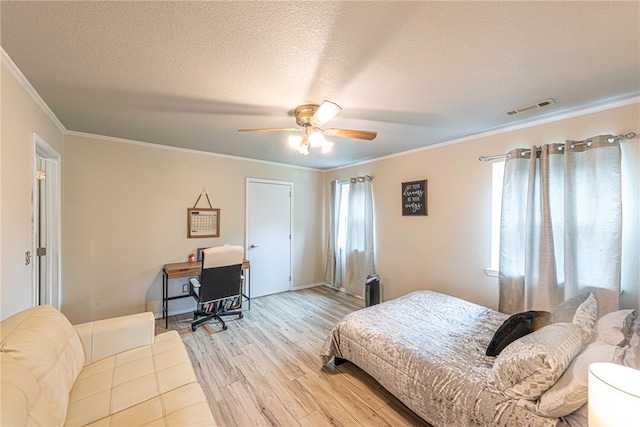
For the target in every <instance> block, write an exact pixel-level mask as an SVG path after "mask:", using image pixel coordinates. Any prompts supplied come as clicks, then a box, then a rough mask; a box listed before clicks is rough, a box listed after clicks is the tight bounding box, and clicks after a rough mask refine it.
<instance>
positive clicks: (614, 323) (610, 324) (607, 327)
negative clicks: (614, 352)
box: [591, 310, 635, 345]
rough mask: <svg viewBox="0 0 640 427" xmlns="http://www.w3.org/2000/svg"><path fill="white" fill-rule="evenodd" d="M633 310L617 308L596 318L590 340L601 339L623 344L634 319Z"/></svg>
mask: <svg viewBox="0 0 640 427" xmlns="http://www.w3.org/2000/svg"><path fill="white" fill-rule="evenodd" d="M634 317H635V316H634V310H618V311H613V312H611V313H607V314H605V315H604V316H602V317H601V318H599V319H598V321H597V322H596V325H595V328H594V329H595V330H594V336H593V338H592V339H591V341H593V342H596V341H602V342H606V343H607V344H611V345H623V344H624V343H625V341H626V339H627V334H628V333H629V329H630V328H631V323H633V319H634Z"/></svg>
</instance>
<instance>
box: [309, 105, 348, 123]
mask: <svg viewBox="0 0 640 427" xmlns="http://www.w3.org/2000/svg"><path fill="white" fill-rule="evenodd" d="M340 111H342V108H340V106H339V105H338V104H336V103H335V102H331V101H326V100H325V101H322V104H320V106H319V107H318V109H317V110H316V112H315V113H314V114H313V117H311V125H312V126H315V127H322V126H324V125H325V124H327V123H328V122H329V120H331V119H333V118H334V117H335V116H337V115H338V113H340Z"/></svg>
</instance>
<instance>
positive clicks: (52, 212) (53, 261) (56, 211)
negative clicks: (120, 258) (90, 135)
mask: <svg viewBox="0 0 640 427" xmlns="http://www.w3.org/2000/svg"><path fill="white" fill-rule="evenodd" d="M33 144H34V156H33V180H34V183H33V185H34V187H33V192H32V196H33V204H32V206H33V210H32V221H31V222H32V224H33V233H32V234H33V242H32V243H33V244H32V250H31V254H32V256H31V260H32V261H31V283H32V285H31V292H32V305H34V306H35V305H37V304H38V303H39V304H50V305H52V306H53V307H55V308H57V309H58V310H59V309H60V308H61V307H62V238H61V236H62V173H61V161H62V155H61V154H60V153H59V152H58V151H57V150H56V149H55V148H53V147H52V146H51V145H49V144H48V143H47V141H45V140H44V138H42V137H41V136H40V135H38V134H37V133H35V132H34V133H33ZM36 157H40V158H42V159H45V160H47V161H48V162H47V177H46V179H47V185H46V190H45V191H46V194H45V197H46V198H47V205H46V207H45V209H46V215H47V218H48V227H47V230H46V235H45V241H46V242H47V246H46V247H47V255H46V258H45V262H46V264H47V274H46V282H47V283H46V292H45V295H44V296H40V298H39V292H40V290H39V286H38V276H39V271H38V260H37V248H38V234H39V226H40V224H39V220H38V212H39V209H40V206H39V205H40V201H39V200H38V187H37V186H38V185H39V182H38V178H37V176H36V172H37V170H38V162H37V159H36Z"/></svg>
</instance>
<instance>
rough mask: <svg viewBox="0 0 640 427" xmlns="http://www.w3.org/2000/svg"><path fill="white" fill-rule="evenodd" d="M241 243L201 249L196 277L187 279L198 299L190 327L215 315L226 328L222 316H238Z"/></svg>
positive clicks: (241, 277) (214, 317)
mask: <svg viewBox="0 0 640 427" xmlns="http://www.w3.org/2000/svg"><path fill="white" fill-rule="evenodd" d="M243 254H244V248H243V247H242V246H216V247H213V248H207V249H204V250H203V251H202V272H201V273H200V278H199V279H195V278H191V279H189V283H190V294H191V296H192V297H193V298H195V300H196V301H197V302H198V309H196V310H195V311H194V312H193V320H194V322H193V323H191V330H192V331H195V330H196V328H197V327H198V325H199V324H201V323H203V322H207V321H209V320H212V319H215V320H217V321H219V322H220V323H221V324H222V329H223V330H226V329H227V325H226V324H225V323H224V320H222V316H231V315H238V318H239V319H241V318H242V280H243V279H244V278H243V276H242V260H243Z"/></svg>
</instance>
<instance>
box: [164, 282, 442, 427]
mask: <svg viewBox="0 0 640 427" xmlns="http://www.w3.org/2000/svg"><path fill="white" fill-rule="evenodd" d="M363 305H364V304H363V301H362V300H360V299H358V298H353V297H350V296H348V295H345V294H344V293H342V292H338V291H334V290H332V289H330V288H327V287H324V286H320V287H316V288H310V289H305V290H301V291H294V292H284V293H280V294H276V295H269V296H265V297H261V298H254V299H252V300H251V309H250V310H246V304H245V311H244V318H243V319H237V317H236V316H234V317H228V318H226V319H228V322H227V325H228V326H229V328H228V329H227V330H226V331H222V329H221V328H220V325H219V324H218V323H217V322H210V323H209V322H208V323H205V324H203V325H201V326H199V327H198V329H197V330H196V331H195V332H192V331H191V326H190V323H191V320H192V318H193V317H192V316H191V315H189V314H184V315H179V316H171V317H169V329H175V330H177V331H178V332H179V333H180V335H181V336H182V340H183V341H184V343H185V345H186V347H187V351H188V352H189V356H190V357H191V360H192V362H193V366H194V368H195V371H196V375H197V376H198V380H199V381H200V384H201V385H202V387H203V388H204V390H205V393H206V395H207V397H208V399H209V405H210V406H211V410H212V411H213V414H214V417H215V419H216V422H217V423H218V425H220V426H230V427H232V426H238V427H244V426H331V425H334V426H359V425H360V426H429V424H427V423H426V422H425V421H423V420H422V419H421V418H419V417H418V416H417V415H415V414H414V413H413V412H411V411H410V410H409V409H408V408H407V407H406V406H404V405H403V404H402V403H400V401H399V400H398V399H396V398H395V397H393V396H392V395H391V394H390V393H389V392H387V391H386V390H385V389H384V388H382V386H380V384H378V383H377V382H376V381H375V380H374V379H373V378H371V377H370V376H369V375H367V374H366V373H365V372H364V371H362V370H361V369H359V368H358V367H356V366H355V365H353V364H351V363H345V364H343V365H340V366H338V367H334V366H333V362H332V363H330V364H329V365H328V366H324V367H323V366H321V361H320V356H319V353H320V349H321V347H322V343H323V342H324V339H325V338H326V337H327V335H328V334H329V332H330V330H331V328H333V326H334V325H335V324H336V323H337V322H338V321H339V320H340V319H341V318H342V317H343V316H344V315H345V314H347V313H350V312H352V311H354V310H357V309H359V308H362V307H363ZM164 331H165V328H164V321H162V320H158V321H157V322H156V332H157V333H161V332H164Z"/></svg>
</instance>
